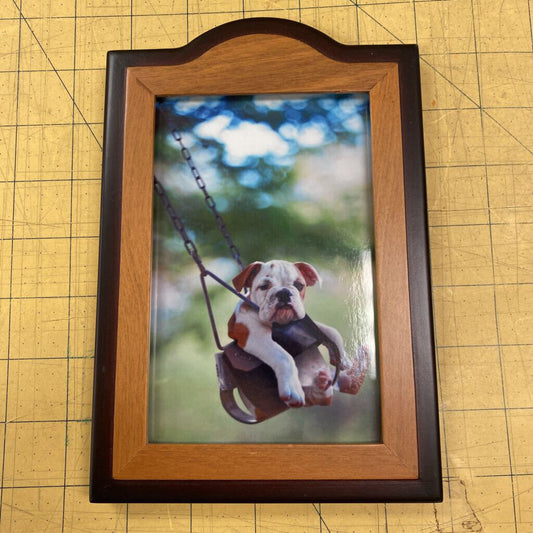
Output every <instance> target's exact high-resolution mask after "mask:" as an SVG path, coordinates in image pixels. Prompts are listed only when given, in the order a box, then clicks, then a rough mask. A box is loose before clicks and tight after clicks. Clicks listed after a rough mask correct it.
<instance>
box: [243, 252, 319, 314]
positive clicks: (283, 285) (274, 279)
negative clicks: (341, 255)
mask: <svg viewBox="0 0 533 533" xmlns="http://www.w3.org/2000/svg"><path fill="white" fill-rule="evenodd" d="M319 279H320V278H319V276H318V273H317V271H316V270H315V269H314V268H313V267H312V266H311V265H309V264H307V263H290V262H288V261H281V260H274V261H268V262H267V263H261V262H257V263H252V264H251V265H248V266H247V267H246V268H245V269H244V270H243V272H241V273H240V274H239V275H238V276H237V277H236V278H235V279H234V280H233V283H234V285H235V287H236V288H237V290H239V291H240V290H242V288H243V287H247V288H249V289H250V294H249V296H248V297H249V298H250V300H252V302H254V303H256V304H257V305H258V306H259V320H261V322H263V323H265V324H268V325H272V324H274V323H277V324H287V323H289V322H292V321H293V320H299V319H300V318H303V317H304V316H305V309H304V305H303V300H304V297H305V290H306V288H307V287H308V286H311V285H314V284H315V283H316V282H317V281H319Z"/></svg>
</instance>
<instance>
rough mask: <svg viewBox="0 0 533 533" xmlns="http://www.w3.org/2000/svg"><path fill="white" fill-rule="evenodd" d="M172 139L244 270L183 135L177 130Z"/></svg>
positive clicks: (232, 253)
mask: <svg viewBox="0 0 533 533" xmlns="http://www.w3.org/2000/svg"><path fill="white" fill-rule="evenodd" d="M172 137H173V138H174V140H175V141H176V142H177V143H178V144H179V146H180V150H181V155H182V156H183V159H184V160H185V162H186V163H187V165H188V166H189V169H190V171H191V174H192V175H193V177H194V179H195V181H196V185H198V188H199V189H200V190H201V191H202V193H203V195H204V200H205V203H206V205H207V207H208V208H209V210H210V211H211V213H213V216H214V217H215V221H216V223H217V226H218V229H219V230H220V233H221V234H222V236H223V237H224V239H225V240H226V243H227V244H228V247H229V251H230V253H231V255H232V257H233V259H235V261H236V262H237V264H238V265H239V268H240V269H241V270H243V269H244V266H243V264H242V260H241V254H240V253H239V250H238V249H237V246H235V243H234V242H233V239H232V238H231V235H230V233H229V230H228V228H227V226H226V224H225V222H224V219H223V218H222V216H221V215H220V213H219V212H218V210H217V205H216V202H215V200H214V198H213V197H212V196H211V195H210V194H209V193H208V192H207V185H206V183H205V181H204V179H203V178H202V176H201V175H200V171H199V170H198V168H196V165H195V164H194V161H193V159H192V155H191V152H190V151H189V149H188V148H187V147H186V146H185V145H184V144H183V137H182V135H181V133H180V132H179V131H178V130H177V129H173V130H172ZM178 231H179V230H178ZM180 234H181V232H180ZM182 236H183V235H182ZM193 258H194V256H193Z"/></svg>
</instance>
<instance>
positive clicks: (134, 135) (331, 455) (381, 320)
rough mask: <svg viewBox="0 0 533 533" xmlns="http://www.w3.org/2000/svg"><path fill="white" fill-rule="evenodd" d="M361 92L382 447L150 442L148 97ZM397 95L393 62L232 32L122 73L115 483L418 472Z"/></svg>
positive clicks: (368, 476)
mask: <svg viewBox="0 0 533 533" xmlns="http://www.w3.org/2000/svg"><path fill="white" fill-rule="evenodd" d="M361 91H365V92H369V93H370V106H371V141H372V172H373V191H374V217H375V220H374V223H375V245H376V282H377V283H376V290H377V317H378V332H379V339H378V343H379V354H380V379H381V417H382V443H379V444H353V445H352V444H331V445H330V444H149V443H148V442H147V416H148V365H149V335H150V283H151V257H152V254H151V247H152V193H153V181H152V180H153V176H152V171H153V170H152V169H153V139H154V104H155V98H156V96H166V95H177V96H179V95H232V94H233V95H235V94H275V93H280V94H295V93H320V92H324V93H335V92H361ZM399 98H400V97H399V81H398V68H397V64H396V63H364V64H362V63H349V62H339V61H337V60H334V59H331V58H329V57H326V56H324V55H323V54H322V53H320V52H319V51H317V50H316V49H314V48H313V47H311V46H309V45H307V44H305V43H303V42H301V41H298V40H296V39H293V38H290V37H286V36H280V35H245V36H240V37H236V38H233V39H231V40H229V41H225V42H223V43H220V44H218V45H216V46H214V47H213V48H211V49H209V50H208V51H207V52H205V53H204V54H202V55H201V56H200V57H198V58H196V59H195V60H193V61H190V62H187V63H183V64H179V65H172V66H150V67H130V68H128V69H127V91H126V109H125V126H124V128H125V129H124V163H123V195H122V215H121V251H120V281H119V283H120V285H119V309H118V335H117V357H116V365H117V366H116V384H115V408H114V435H113V439H114V442H113V477H114V478H115V479H123V480H128V479H135V480H149V479H154V480H248V479H254V480H258V479H259V480H261V479H264V480H328V479H329V480H342V479H416V478H417V477H418V453H417V426H416V409H415V390H414V375H413V355H412V345H411V325H410V310H409V291H408V288H409V285H408V275H407V274H408V273H407V245H406V226H405V203H404V176H403V161H402V139H401V116H400V101H399ZM213 365H214V362H213ZM213 371H214V366H213ZM281 416H283V415H281Z"/></svg>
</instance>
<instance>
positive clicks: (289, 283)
mask: <svg viewBox="0 0 533 533" xmlns="http://www.w3.org/2000/svg"><path fill="white" fill-rule="evenodd" d="M319 282H320V277H319V275H318V273H317V271H316V269H315V268H314V267H313V266H311V265H310V264H308V263H303V262H298V263H291V262H288V261H282V260H272V261H268V262H266V263H263V262H260V261H258V262H255V263H252V264H250V265H248V266H247V267H246V268H245V269H244V270H243V271H242V272H241V273H240V274H239V275H238V276H236V277H235V278H234V279H233V284H234V286H235V288H236V289H237V290H238V291H242V290H243V289H244V288H246V289H248V291H249V292H248V298H249V299H250V300H251V301H252V302H254V303H255V304H257V305H258V306H259V311H256V310H254V309H252V308H251V306H250V305H248V304H246V303H245V302H240V303H239V304H238V305H237V307H236V309H235V312H234V313H233V315H232V316H231V318H230V320H229V323H228V335H229V336H230V337H231V338H232V339H234V340H235V341H236V342H237V344H238V345H239V346H240V347H241V348H242V349H243V350H245V351H246V352H248V353H250V354H252V355H254V356H255V357H257V358H258V359H260V360H261V361H263V362H264V363H266V364H267V365H269V366H270V367H271V368H272V370H273V371H274V373H275V375H276V378H277V381H278V392H279V396H280V398H281V400H282V401H283V402H285V403H286V404H287V405H288V406H290V407H301V406H303V405H313V404H316V403H321V404H323V405H327V404H329V401H331V395H332V393H333V389H332V387H331V383H332V375H331V372H330V370H329V368H328V367H327V365H326V364H325V362H324V361H323V360H322V361H323V363H324V364H323V365H321V364H318V365H316V364H315V365H313V366H312V367H310V368H311V369H312V372H313V374H314V375H313V376H312V380H311V382H312V383H311V385H312V386H306V387H305V390H304V387H303V386H302V382H301V379H300V378H302V377H303V376H304V374H305V373H306V370H307V371H309V369H304V368H300V369H298V368H297V364H296V363H295V360H294V358H293V357H292V356H291V355H290V354H289V353H288V352H287V351H286V350H284V349H283V348H282V347H281V346H280V345H279V344H278V343H276V342H275V341H274V340H272V324H274V323H277V324H281V325H283V324H287V323H289V322H292V321H294V320H299V319H301V318H303V317H304V316H305V309H304V305H303V301H304V298H305V293H306V289H307V287H311V286H313V285H315V284H316V283H319ZM316 324H317V326H318V327H319V328H320V329H321V331H322V332H323V333H324V334H325V335H326V336H327V337H329V338H330V339H331V340H332V341H333V342H335V343H336V344H337V346H338V348H339V351H340V353H341V357H342V365H341V369H342V372H341V373H340V375H339V379H338V388H339V390H340V391H341V392H347V393H351V394H355V393H357V391H358V390H359V388H360V386H361V384H362V381H363V379H364V376H365V373H366V368H367V366H368V360H367V359H368V357H367V355H366V352H364V353H362V354H361V355H360V357H359V358H358V360H356V361H355V362H354V364H349V363H348V361H347V359H346V357H345V352H344V343H343V340H342V337H341V335H340V333H339V332H338V331H337V330H336V329H334V328H332V327H330V326H326V325H324V324H320V323H318V322H317V323H316ZM299 370H300V377H299ZM308 385H309V384H308Z"/></svg>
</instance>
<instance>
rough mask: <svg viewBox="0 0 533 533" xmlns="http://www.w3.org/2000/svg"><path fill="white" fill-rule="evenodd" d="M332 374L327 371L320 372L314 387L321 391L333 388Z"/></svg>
mask: <svg viewBox="0 0 533 533" xmlns="http://www.w3.org/2000/svg"><path fill="white" fill-rule="evenodd" d="M331 382H332V379H331V374H330V373H329V372H328V371H327V370H324V369H323V370H319V371H318V373H317V375H316V376H315V379H314V385H315V386H316V388H317V389H318V390H320V391H325V390H328V389H329V387H331Z"/></svg>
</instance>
